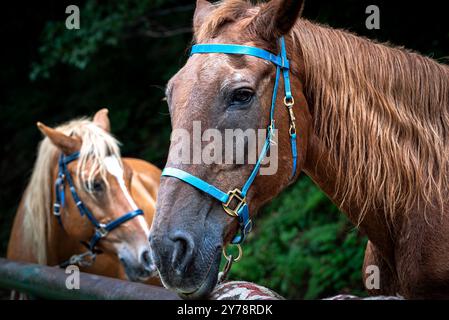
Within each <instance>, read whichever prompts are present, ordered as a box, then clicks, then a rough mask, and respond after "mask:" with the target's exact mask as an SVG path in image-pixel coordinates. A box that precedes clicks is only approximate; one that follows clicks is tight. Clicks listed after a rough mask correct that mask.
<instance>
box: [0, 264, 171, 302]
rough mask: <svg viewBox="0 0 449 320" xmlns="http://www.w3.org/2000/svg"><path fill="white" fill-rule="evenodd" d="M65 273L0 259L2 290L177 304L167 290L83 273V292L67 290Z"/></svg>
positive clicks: (79, 298)
mask: <svg viewBox="0 0 449 320" xmlns="http://www.w3.org/2000/svg"><path fill="white" fill-rule="evenodd" d="M68 276H69V274H66V273H65V271H64V269H60V268H58V267H49V266H43V265H38V264H29V263H22V262H16V261H11V260H7V259H3V258H0V288H5V289H11V290H17V291H19V292H22V293H27V294H30V295H33V296H35V297H39V298H44V299H70V300H72V299H73V300H178V299H179V297H178V296H177V295H176V294H175V293H173V292H171V291H168V290H166V289H164V288H161V287H156V286H151V285H146V284H142V283H135V282H129V281H124V280H118V279H113V278H108V277H103V276H98V275H93V274H88V273H83V272H80V282H79V283H80V288H79V289H68V288H67V287H66V279H67V277H68Z"/></svg>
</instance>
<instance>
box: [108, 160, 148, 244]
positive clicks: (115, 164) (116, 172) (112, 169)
mask: <svg viewBox="0 0 449 320" xmlns="http://www.w3.org/2000/svg"><path fill="white" fill-rule="evenodd" d="M104 164H105V166H106V170H107V171H108V172H109V173H110V174H111V175H113V176H114V177H115V178H116V179H117V182H118V184H119V186H120V188H121V189H122V192H123V194H124V195H125V198H126V200H128V203H129V204H130V205H131V208H132V209H133V210H137V209H138V207H137V205H136V203H135V202H134V199H133V198H132V197H131V195H130V194H129V191H128V188H126V184H125V180H124V179H123V168H122V167H121V166H120V162H119V161H118V159H117V158H116V157H112V156H109V157H106V158H105V159H104ZM136 219H137V220H138V221H139V224H140V225H141V227H142V229H143V230H144V232H145V234H146V236H147V237H148V235H149V234H150V230H149V228H148V224H147V222H146V221H145V219H144V218H143V216H141V215H139V216H137V217H136Z"/></svg>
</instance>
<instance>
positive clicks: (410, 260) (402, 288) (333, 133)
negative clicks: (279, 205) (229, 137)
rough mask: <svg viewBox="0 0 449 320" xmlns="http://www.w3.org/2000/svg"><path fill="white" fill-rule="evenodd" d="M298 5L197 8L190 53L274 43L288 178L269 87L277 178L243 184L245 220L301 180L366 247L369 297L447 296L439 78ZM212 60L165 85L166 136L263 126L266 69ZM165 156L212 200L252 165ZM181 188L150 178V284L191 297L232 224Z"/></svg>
mask: <svg viewBox="0 0 449 320" xmlns="http://www.w3.org/2000/svg"><path fill="white" fill-rule="evenodd" d="M301 8H302V1H299V0H273V1H270V2H268V3H265V4H259V5H253V4H251V3H250V2H249V1H244V0H225V1H222V2H219V3H217V4H211V3H209V2H207V1H206V0H198V1H197V7H196V11H195V15H194V23H193V26H194V40H195V42H196V43H199V44H214V45H215V44H233V45H246V46H251V47H257V48H260V49H264V50H267V51H270V52H272V53H274V55H276V54H278V53H279V52H280V47H279V42H278V40H279V39H280V37H284V38H285V42H286V52H287V56H288V59H289V60H290V81H291V91H292V93H293V96H294V100H295V101H296V104H295V105H294V107H293V110H294V113H295V115H296V119H294V123H295V124H296V132H297V136H296V142H297V146H298V147H297V167H296V168H297V170H296V174H295V176H294V177H293V179H291V177H290V174H291V172H292V166H293V163H294V162H293V158H292V155H291V147H290V135H289V126H290V120H291V118H290V117H289V113H288V112H287V108H285V106H284V103H283V98H284V95H283V94H282V93H283V87H284V84H283V82H284V81H283V80H282V79H281V83H280V84H279V90H278V95H277V99H276V100H275V106H276V109H275V113H274V119H275V121H276V127H277V129H278V134H277V135H278V143H277V148H278V154H279V157H278V164H279V168H278V170H277V173H276V174H273V175H258V176H257V177H256V178H255V180H254V183H253V185H252V186H251V188H250V189H249V191H248V193H247V196H246V203H247V205H248V206H249V212H250V213H251V215H254V213H255V212H257V210H258V209H259V208H260V207H261V206H262V205H263V204H265V203H266V202H267V201H269V200H270V199H272V198H273V197H275V196H276V195H277V194H279V193H280V192H281V191H282V190H283V189H285V188H286V187H287V186H288V185H289V184H291V183H294V181H295V180H296V179H297V178H298V177H299V172H300V171H302V172H304V173H305V174H307V175H309V176H310V177H311V178H312V179H313V181H314V182H315V183H316V184H317V185H318V186H319V187H320V188H321V189H322V190H323V191H324V192H325V193H326V194H327V195H328V196H329V198H330V199H331V200H332V201H333V202H334V203H335V204H336V205H337V206H338V207H339V208H340V210H341V211H342V212H343V213H344V214H346V215H347V216H348V217H349V219H350V220H351V221H352V222H353V223H354V225H356V226H358V228H359V230H360V231H361V232H363V233H364V234H366V235H367V236H368V238H369V243H368V246H367V249H366V256H365V266H368V265H376V266H378V268H379V270H380V273H379V276H380V288H379V289H372V290H371V292H370V293H372V294H379V295H381V294H382V295H396V294H400V295H402V296H404V297H406V298H443V297H445V298H449V218H448V214H449V211H448V199H449V171H448V169H449V68H448V67H447V66H445V65H442V64H439V63H437V62H436V61H434V60H432V59H429V58H427V57H423V56H421V55H419V54H417V53H413V52H410V51H407V50H404V49H401V48H395V47H392V46H390V45H384V44H379V43H376V42H374V41H371V40H368V39H365V38H361V37H358V36H356V35H353V34H351V33H348V32H345V31H341V30H335V29H332V28H329V27H325V26H321V25H317V24H315V23H312V22H309V21H306V20H304V19H300V18H299V16H300V13H301ZM203 48H207V46H203ZM215 48H217V47H216V46H215ZM228 48H229V46H228ZM205 51H207V49H206V50H205ZM220 52H222V51H220ZM220 52H219V53H211V51H210V50H209V51H208V53H207V54H193V55H191V56H190V57H189V59H188V61H187V63H186V65H185V66H184V67H183V68H182V69H181V70H180V71H179V72H178V73H177V74H176V75H175V76H174V77H173V78H172V79H171V80H170V81H169V83H168V86H167V100H168V104H169V110H170V115H171V122H172V127H173V129H183V130H188V132H190V133H191V132H192V127H193V125H192V122H193V121H201V124H202V128H203V130H205V129H207V128H218V129H219V130H222V131H224V129H225V128H231V129H235V128H241V129H243V130H245V129H248V128H252V129H260V128H266V126H267V125H268V124H269V122H270V110H269V108H270V105H271V98H272V92H273V91H272V88H273V87H275V86H274V81H275V78H276V67H275V65H274V64H273V63H270V62H269V61H266V59H260V57H255V56H251V55H248V54H247V53H246V54H237V55H236V54H225V53H220ZM234 53H235V52H234ZM178 151H179V150H178V149H176V148H174V142H172V144H171V146H170V153H169V156H168V161H167V167H177V168H178V169H181V170H183V171H185V172H188V173H189V174H190V175H194V176H196V177H199V178H200V179H202V180H204V181H207V182H208V183H209V184H213V185H214V186H215V187H216V188H218V189H220V190H224V191H227V190H233V189H234V188H236V187H241V186H242V185H243V184H244V183H245V181H247V179H248V177H249V175H250V173H251V170H252V169H253V168H254V165H249V164H247V165H237V164H234V165H232V164H231V165H230V164H212V165H210V164H209V165H201V164H195V165H189V164H182V165H180V164H178V163H176V161H175V158H176V157H177V154H175V153H176V152H178ZM167 167H166V168H167ZM176 170H177V169H176V168H175V171H176ZM179 172H180V171H179V170H178V173H179ZM190 184H192V183H190ZM190 184H189V183H185V180H184V181H181V179H174V178H173V176H172V177H170V176H168V177H163V178H162V179H161V187H160V190H159V196H158V197H159V198H158V204H157V211H156V216H155V220H154V223H153V226H152V233H151V236H150V239H151V240H150V242H151V246H152V248H153V259H154V262H155V263H156V265H157V267H158V269H159V272H160V275H161V279H162V282H163V283H164V284H165V285H166V286H167V287H169V288H171V289H173V290H176V291H177V292H178V293H180V294H182V295H185V296H189V297H201V296H204V295H207V294H208V293H209V292H210V291H211V290H212V288H213V287H214V285H215V283H216V281H217V273H218V266H219V263H220V259H221V257H220V255H221V248H222V247H224V246H225V245H226V244H227V243H229V241H231V239H233V235H234V234H235V232H236V230H237V222H236V219H235V218H232V217H230V216H229V215H227V214H225V212H224V210H223V207H222V204H221V203H220V202H219V201H217V200H216V199H214V198H213V197H211V196H210V194H207V193H205V192H201V191H199V190H198V189H197V188H194V187H192V185H190ZM166 235H167V236H166ZM275 236H276V235H273V237H275ZM267 254H270V253H268V252H267ZM363 274H364V275H365V272H363Z"/></svg>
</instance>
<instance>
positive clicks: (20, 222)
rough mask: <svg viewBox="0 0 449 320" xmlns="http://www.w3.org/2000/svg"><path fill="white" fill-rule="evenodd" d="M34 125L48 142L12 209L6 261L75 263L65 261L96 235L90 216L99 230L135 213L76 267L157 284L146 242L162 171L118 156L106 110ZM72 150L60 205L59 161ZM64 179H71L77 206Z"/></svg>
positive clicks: (81, 251) (99, 242) (38, 156)
mask: <svg viewBox="0 0 449 320" xmlns="http://www.w3.org/2000/svg"><path fill="white" fill-rule="evenodd" d="M37 125H38V127H39V129H40V130H41V131H42V133H43V134H44V135H45V136H46V138H45V139H44V140H43V141H42V142H41V144H40V146H39V150H38V155H37V160H36V163H35V165H34V171H33V173H32V176H31V179H30V182H29V184H28V186H27V188H26V191H25V193H24V195H23V196H22V200H21V202H20V205H19V208H18V210H17V214H16V217H15V220H14V225H13V229H12V233H11V237H10V240H9V246H8V252H7V257H8V258H9V259H12V260H18V261H24V262H32V263H40V264H46V265H59V264H61V263H65V262H66V261H67V263H68V264H71V263H72V262H73V260H72V262H71V261H68V260H70V258H71V257H72V256H74V255H75V256H74V257H75V258H76V257H78V258H81V256H78V255H79V254H83V253H85V252H89V251H88V249H89V248H86V247H85V245H83V244H82V243H83V242H89V240H90V239H92V237H93V235H95V234H96V233H95V232H96V231H98V229H95V226H94V224H93V223H92V220H91V218H92V219H93V220H96V221H98V223H100V224H101V225H103V226H104V225H106V224H107V223H109V222H111V221H114V220H116V219H118V218H119V219H120V218H123V217H124V215H125V214H126V213H129V212H137V215H135V216H134V215H132V216H130V219H129V220H127V221H121V222H122V223H119V224H118V225H117V226H116V227H115V228H113V229H111V230H109V232H105V234H103V235H102V237H101V238H99V239H98V240H99V241H98V242H97V243H96V244H94V248H90V249H92V250H95V251H101V252H102V254H97V255H96V258H95V260H93V261H92V256H90V255H86V257H85V258H86V261H84V260H83V259H81V261H80V264H81V267H82V268H81V270H82V271H86V272H89V273H95V274H100V275H105V276H110V277H116V278H121V279H129V280H132V281H149V282H151V283H158V281H157V279H155V278H154V276H155V275H156V269H155V266H154V264H153V263H152V260H151V252H150V246H149V241H148V237H149V226H150V225H151V223H152V220H153V214H154V212H155V207H156V195H157V191H158V188H159V177H160V170H159V169H158V168H156V167H155V166H153V165H152V164H150V163H148V162H145V161H143V160H139V159H132V158H123V159H121V158H120V149H119V145H118V142H117V140H116V139H115V138H114V137H113V136H112V135H111V134H110V132H109V131H110V124H109V118H108V112H107V109H102V110H100V111H98V112H97V113H96V115H95V116H94V118H93V120H92V121H91V120H89V119H86V118H83V119H78V120H73V121H70V122H68V123H67V124H64V125H61V126H59V127H57V128H55V129H52V128H49V127H47V126H45V125H43V124H41V123H38V124H37ZM76 152H79V156H78V157H76V158H75V159H73V161H70V162H69V163H67V166H66V167H67V172H66V173H65V174H64V175H65V177H62V181H63V184H62V185H61V186H60V187H62V190H63V192H62V193H61V196H60V198H61V199H57V195H56V193H57V192H56V191H55V183H56V181H57V179H58V177H59V178H60V177H61V176H60V175H59V173H60V171H59V170H60V166H59V165H58V162H59V159H61V157H62V156H65V157H68V156H70V155H72V154H74V153H76ZM67 176H71V180H72V181H73V186H74V191H75V193H76V196H77V197H79V200H80V202H79V203H78V204H77V202H78V199H77V200H76V201H75V199H74V197H76V196H73V194H72V190H70V185H69V182H68V177H67ZM128 190H129V191H128ZM64 191H65V192H64ZM55 202H56V203H57V206H59V205H60V206H61V209H60V210H59V217H60V219H57V217H56V216H54V214H52V211H53V204H54V203H55ZM81 203H82V206H83V208H80V207H79V204H81ZM138 208H140V209H141V210H142V211H143V213H144V216H142V215H141V213H142V212H141V211H139V209H138ZM83 210H84V211H83ZM81 211H83V212H81ZM86 211H88V213H89V214H90V215H91V216H92V217H90V216H89V214H87V213H86ZM57 213H58V212H57ZM58 220H59V222H58ZM150 278H151V279H150Z"/></svg>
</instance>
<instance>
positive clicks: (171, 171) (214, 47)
mask: <svg viewBox="0 0 449 320" xmlns="http://www.w3.org/2000/svg"><path fill="white" fill-rule="evenodd" d="M279 44H280V48H281V50H280V54H278V55H275V54H273V53H271V52H269V51H266V50H263V49H260V48H256V47H250V46H243V45H236V44H197V45H194V46H193V47H192V51H191V55H193V54H207V53H225V54H242V55H249V56H254V57H258V58H260V59H264V60H267V61H270V62H272V63H273V64H274V65H275V66H276V78H275V83H274V89H273V95H272V100H271V109H270V123H269V125H268V130H267V137H266V139H265V143H264V145H263V148H262V151H261V153H260V155H259V158H258V159H257V162H256V165H255V166H254V168H253V170H252V171H251V174H250V176H249V177H248V179H247V180H246V182H245V184H244V185H243V187H242V189H241V190H240V189H237V188H236V189H234V190H232V191H229V192H227V193H226V192H223V191H222V190H220V189H218V188H217V187H215V186H213V185H211V184H209V183H207V182H206V181H204V180H202V179H200V178H198V177H196V176H194V175H192V174H190V173H188V172H186V171H183V170H181V169H177V168H170V167H166V168H165V169H164V170H163V171H162V176H165V177H174V178H177V179H179V180H181V181H184V182H186V183H188V184H190V185H191V186H193V187H195V188H197V189H199V190H201V191H203V192H204V193H206V194H208V195H210V196H211V197H213V198H215V199H216V200H218V201H220V202H221V203H222V206H223V209H224V210H225V212H226V213H227V214H228V215H230V216H232V217H235V218H237V221H238V223H239V233H238V234H237V235H236V236H235V237H234V238H233V240H232V241H231V243H233V244H240V243H242V242H243V241H244V240H245V237H246V235H247V234H248V233H249V232H250V231H251V228H252V222H251V219H250V215H249V210H248V204H247V201H246V196H247V193H248V190H249V188H250V187H251V185H252V183H253V181H254V179H255V178H256V176H257V174H258V172H259V170H260V166H261V163H262V161H263V159H264V158H265V156H266V155H267V152H268V150H269V149H270V144H271V140H272V138H273V134H274V130H275V119H274V110H275V107H276V98H277V91H278V87H279V79H280V77H281V74H282V77H283V79H284V91H285V97H284V105H285V106H286V107H287V110H288V114H289V120H290V128H289V134H290V144H291V152H292V172H291V178H292V179H293V178H294V177H295V176H296V167H297V147H296V139H297V136H296V124H295V121H296V118H295V115H294V112H293V105H294V98H293V95H292V93H291V86H290V76H289V70H290V62H289V60H288V57H287V51H286V48H285V40H284V38H283V37H282V38H281V39H280V40H279Z"/></svg>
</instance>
